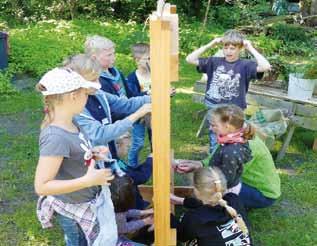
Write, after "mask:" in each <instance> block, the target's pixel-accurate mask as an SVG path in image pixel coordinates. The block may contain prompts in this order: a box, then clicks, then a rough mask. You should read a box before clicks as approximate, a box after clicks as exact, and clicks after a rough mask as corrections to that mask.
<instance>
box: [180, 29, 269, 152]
mask: <svg viewBox="0 0 317 246" xmlns="http://www.w3.org/2000/svg"><path fill="white" fill-rule="evenodd" d="M219 44H222V45H223V54H224V57H213V56H211V57H208V58H201V57H200V56H201V55H202V54H203V53H204V52H205V51H207V50H208V49H210V48H214V47H215V46H216V45H219ZM243 47H244V48H245V49H246V50H247V51H248V52H250V53H251V54H252V55H253V56H254V58H255V61H253V60H249V59H240V52H241V50H242V48H243ZM186 61H187V62H188V63H190V64H193V65H196V66H197V70H198V71H199V72H201V73H206V74H207V77H208V80H207V87H206V94H205V105H206V106H207V107H208V108H209V109H214V108H215V107H216V106H218V105H221V104H235V105H237V106H239V107H241V108H242V109H245V108H246V107H247V104H246V93H247V92H248V88H249V82H250V80H252V79H256V78H258V77H259V76H260V74H259V73H263V72H265V71H268V70H270V68H271V66H270V63H269V62H268V61H267V59H266V58H265V57H264V56H262V55H261V54H260V53H259V52H258V51H257V50H256V49H255V48H254V47H253V46H252V44H251V42H250V41H249V40H246V39H244V37H243V36H242V35H241V34H240V33H239V32H237V31H235V30H229V31H227V32H226V33H225V34H224V36H223V37H220V38H215V39H214V40H212V41H211V42H210V43H208V44H207V45H204V46H202V47H200V48H199V49H197V50H195V51H193V52H192V53H191V54H189V55H188V56H187V57H186ZM209 118H210V117H209ZM210 144H211V149H210V150H211V153H212V152H213V151H214V146H215V145H216V137H215V134H214V133H213V132H210Z"/></svg>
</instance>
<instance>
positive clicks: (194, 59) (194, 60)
mask: <svg viewBox="0 0 317 246" xmlns="http://www.w3.org/2000/svg"><path fill="white" fill-rule="evenodd" d="M221 42H222V38H215V39H214V40H212V41H211V42H210V43H208V44H206V45H204V46H202V47H200V48H199V49H197V50H194V51H193V52H192V53H190V54H189V55H188V56H187V57H186V61H187V62H188V63H190V64H193V65H195V66H198V65H199V60H198V59H199V57H200V56H201V55H202V54H203V53H204V52H206V51H207V50H208V49H210V48H212V47H214V46H216V45H217V44H220V43H221Z"/></svg>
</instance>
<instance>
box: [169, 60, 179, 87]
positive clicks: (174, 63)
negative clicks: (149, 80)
mask: <svg viewBox="0 0 317 246" xmlns="http://www.w3.org/2000/svg"><path fill="white" fill-rule="evenodd" d="M170 59H171V66H170V73H171V81H173V82H175V81H178V79H179V78H178V74H179V71H178V69H179V68H178V64H179V58H178V54H172V55H171V57H170Z"/></svg>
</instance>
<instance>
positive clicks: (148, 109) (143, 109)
mask: <svg viewBox="0 0 317 246" xmlns="http://www.w3.org/2000/svg"><path fill="white" fill-rule="evenodd" d="M151 112H152V104H151V103H146V104H144V105H143V106H142V107H141V108H139V109H138V111H136V113H137V114H138V116H139V118H141V117H143V116H144V115H146V114H147V113H151Z"/></svg>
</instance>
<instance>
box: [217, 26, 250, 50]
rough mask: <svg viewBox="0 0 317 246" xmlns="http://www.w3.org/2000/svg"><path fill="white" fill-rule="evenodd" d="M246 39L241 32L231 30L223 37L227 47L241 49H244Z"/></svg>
mask: <svg viewBox="0 0 317 246" xmlns="http://www.w3.org/2000/svg"><path fill="white" fill-rule="evenodd" d="M244 39H245V38H244V36H243V35H242V34H241V33H240V32H238V31H236V30H233V29H231V30H228V31H226V32H225V34H224V35H223V38H222V43H223V45H225V46H226V45H230V44H231V45H234V46H238V47H239V48H242V46H243V40H244Z"/></svg>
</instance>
